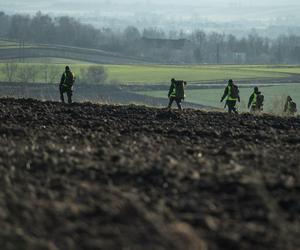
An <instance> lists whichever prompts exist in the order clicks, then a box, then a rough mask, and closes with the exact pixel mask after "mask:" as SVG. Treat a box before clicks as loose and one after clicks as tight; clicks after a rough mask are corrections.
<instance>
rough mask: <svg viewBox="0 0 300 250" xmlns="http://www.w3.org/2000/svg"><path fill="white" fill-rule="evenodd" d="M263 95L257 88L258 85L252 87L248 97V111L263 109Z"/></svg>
mask: <svg viewBox="0 0 300 250" xmlns="http://www.w3.org/2000/svg"><path fill="white" fill-rule="evenodd" d="M263 105H264V96H263V95H262V94H261V92H260V91H259V90H258V87H255V88H254V92H253V93H252V94H251V96H250V97H249V101H248V109H249V108H250V112H260V111H262V110H263Z"/></svg>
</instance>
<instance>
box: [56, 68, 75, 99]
mask: <svg viewBox="0 0 300 250" xmlns="http://www.w3.org/2000/svg"><path fill="white" fill-rule="evenodd" d="M74 82H75V75H74V74H73V73H72V71H71V70H70V67H69V66H66V68H65V72H64V73H63V74H62V76H61V80H60V84H59V92H60V100H61V102H62V103H65V99H64V93H66V94H67V97H68V103H69V104H71V103H72V95H73V85H74Z"/></svg>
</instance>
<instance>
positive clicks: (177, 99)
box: [168, 96, 182, 110]
mask: <svg viewBox="0 0 300 250" xmlns="http://www.w3.org/2000/svg"><path fill="white" fill-rule="evenodd" d="M174 101H175V102H176V104H177V107H178V109H179V110H182V107H181V98H177V97H172V96H171V97H170V101H169V105H168V108H169V109H170V108H171V106H172V104H173V102H174Z"/></svg>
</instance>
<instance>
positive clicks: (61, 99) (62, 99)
mask: <svg viewBox="0 0 300 250" xmlns="http://www.w3.org/2000/svg"><path fill="white" fill-rule="evenodd" d="M60 101H61V102H62V103H65V98H64V94H60Z"/></svg>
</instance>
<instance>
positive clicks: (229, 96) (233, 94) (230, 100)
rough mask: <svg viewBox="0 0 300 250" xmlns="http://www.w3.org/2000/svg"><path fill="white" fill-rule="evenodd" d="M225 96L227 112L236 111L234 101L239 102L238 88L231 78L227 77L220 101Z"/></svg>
mask: <svg viewBox="0 0 300 250" xmlns="http://www.w3.org/2000/svg"><path fill="white" fill-rule="evenodd" d="M225 98H226V104H225V106H227V107H228V113H230V114H231V113H232V112H234V113H236V114H237V113H238V111H237V109H236V102H237V101H239V102H240V95H239V88H238V86H236V85H235V84H233V81H232V79H229V81H228V85H227V86H226V88H225V90H224V94H223V96H222V98H221V102H223V100H224V99H225Z"/></svg>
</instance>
